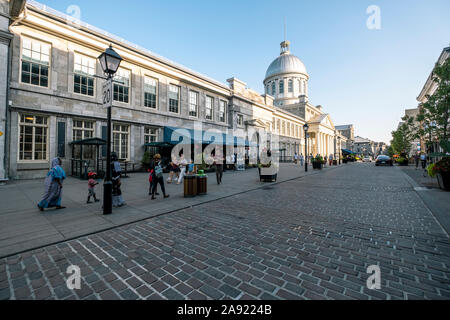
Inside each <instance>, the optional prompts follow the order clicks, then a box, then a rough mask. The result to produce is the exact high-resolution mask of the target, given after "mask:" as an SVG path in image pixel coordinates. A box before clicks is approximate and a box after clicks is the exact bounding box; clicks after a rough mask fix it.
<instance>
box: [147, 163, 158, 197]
mask: <svg viewBox="0 0 450 320" xmlns="http://www.w3.org/2000/svg"><path fill="white" fill-rule="evenodd" d="M148 171H149V172H150V174H149V175H148V182H149V184H150V186H149V188H148V195H149V196H151V195H152V194H153V187H154V188H155V195H157V196H159V193H158V185H155V186H153V182H154V179H153V176H154V173H155V170H154V169H151V170H148Z"/></svg>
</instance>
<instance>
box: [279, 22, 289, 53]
mask: <svg viewBox="0 0 450 320" xmlns="http://www.w3.org/2000/svg"><path fill="white" fill-rule="evenodd" d="M290 45H291V43H290V42H289V41H287V40H286V17H284V41H283V42H282V43H281V44H280V46H281V53H280V54H281V55H283V54H289V53H290V51H289V46H290Z"/></svg>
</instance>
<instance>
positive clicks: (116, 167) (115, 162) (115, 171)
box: [111, 152, 125, 207]
mask: <svg viewBox="0 0 450 320" xmlns="http://www.w3.org/2000/svg"><path fill="white" fill-rule="evenodd" d="M111 161H112V166H111V168H112V205H113V206H114V207H122V206H123V205H124V204H125V201H124V200H123V197H122V189H121V186H122V181H121V177H122V168H121V167H120V163H119V158H118V157H117V153H115V152H113V153H112V154H111Z"/></svg>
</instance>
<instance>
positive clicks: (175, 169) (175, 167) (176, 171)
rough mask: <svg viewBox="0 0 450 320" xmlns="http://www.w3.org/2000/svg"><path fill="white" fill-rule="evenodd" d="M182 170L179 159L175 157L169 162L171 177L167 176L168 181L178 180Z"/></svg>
mask: <svg viewBox="0 0 450 320" xmlns="http://www.w3.org/2000/svg"><path fill="white" fill-rule="evenodd" d="M180 171H181V170H180V167H179V163H178V159H177V158H176V157H173V158H172V161H171V162H170V163H169V177H168V178H167V183H172V181H174V180H175V181H178V178H179V177H180Z"/></svg>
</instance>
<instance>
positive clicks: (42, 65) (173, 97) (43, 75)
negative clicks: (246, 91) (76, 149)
mask: <svg viewBox="0 0 450 320" xmlns="http://www.w3.org/2000/svg"><path fill="white" fill-rule="evenodd" d="M50 57H51V46H50V45H49V44H46V43H42V42H39V41H36V40H31V39H28V38H23V44H22V71H21V81H22V82H23V83H27V84H31V85H35V86H40V87H48V86H49V71H50ZM95 66H96V60H95V59H93V58H90V57H86V56H83V55H81V54H78V53H75V57H74V76H73V92H74V93H77V94H81V95H85V96H91V97H94V96H95V75H96V70H95ZM130 84H131V71H129V70H126V69H122V68H119V70H118V71H117V73H116V74H115V77H114V86H113V87H114V88H113V93H114V96H113V99H114V101H118V102H122V103H129V102H130ZM168 98H169V112H172V113H180V87H179V86H177V85H173V84H170V85H169V90H168ZM157 101H158V80H157V79H154V78H151V77H147V76H146V77H144V106H145V107H147V108H151V109H157ZM226 114H227V102H226V101H223V100H219V114H218V117H217V118H218V121H219V122H222V123H225V122H226ZM189 116H191V117H196V118H197V117H198V116H199V93H198V92H195V91H189ZM205 119H207V120H211V121H213V120H214V98H213V97H209V96H207V97H206V102H205Z"/></svg>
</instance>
